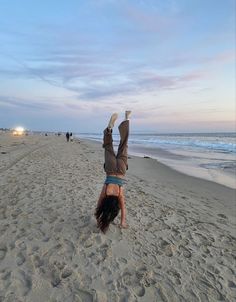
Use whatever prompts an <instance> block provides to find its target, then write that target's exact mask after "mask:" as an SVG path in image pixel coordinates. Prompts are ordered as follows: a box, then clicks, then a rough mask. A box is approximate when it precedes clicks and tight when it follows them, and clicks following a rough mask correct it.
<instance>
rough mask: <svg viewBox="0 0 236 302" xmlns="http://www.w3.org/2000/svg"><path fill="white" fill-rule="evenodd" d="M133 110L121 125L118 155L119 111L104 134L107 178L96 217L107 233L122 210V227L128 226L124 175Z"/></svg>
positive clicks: (100, 226)
mask: <svg viewBox="0 0 236 302" xmlns="http://www.w3.org/2000/svg"><path fill="white" fill-rule="evenodd" d="M130 114H131V111H126V112H125V120H124V121H123V122H122V123H121V124H120V125H119V127H118V128H119V132H120V144H119V147H118V151H117V155H115V152H114V149H113V139H112V128H113V127H114V124H115V121H116V119H117V117H118V114H117V113H113V114H112V116H111V119H110V121H109V124H108V127H107V128H106V129H105V130H104V132H103V134H104V136H103V148H104V149H105V154H104V155H105V164H104V170H105V172H106V179H105V182H104V185H103V188H102V191H101V194H100V196H99V199H98V202H97V208H96V210H95V217H96V219H97V226H98V228H100V230H101V231H102V232H103V233H105V232H106V231H107V229H108V227H109V225H110V223H111V222H112V221H113V220H114V219H115V218H116V216H117V215H118V213H119V210H121V221H120V227H121V228H127V227H128V226H127V224H126V208H125V198H124V189H123V184H124V177H125V174H126V170H127V169H128V137H129V116H130Z"/></svg>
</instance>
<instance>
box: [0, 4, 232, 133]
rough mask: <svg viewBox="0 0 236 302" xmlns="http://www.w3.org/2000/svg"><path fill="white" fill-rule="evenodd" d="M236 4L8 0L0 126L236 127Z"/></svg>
mask: <svg viewBox="0 0 236 302" xmlns="http://www.w3.org/2000/svg"><path fill="white" fill-rule="evenodd" d="M235 6H236V1H235V0H224V1H221V0H67V1H62V0H50V1H47V0H40V1H39V0H34V1H31V0H21V1H19V0H11V1H9V0H0V127H4V128H5V127H6V128H13V127H15V126H19V125H20V126H24V127H26V128H27V129H31V130H41V131H73V132H100V131H102V129H103V128H104V127H105V126H106V124H107V120H108V119H109V117H110V114H111V113H112V112H118V113H119V121H121V120H122V119H123V117H124V111H125V110H126V109H130V110H132V131H134V132H140V131H142V132H145V131H147V132H149V131H151V132H153V131H155V132H158V133H163V132H225V131H236V128H235V127H236V126H235V118H236V117H235V112H236V111H235V110H236V108H235V94H236V93H235V66H236V65H235V64H236V63H235V51H236V49H235V48H236V41H235V39H236V38H235V34H236V32H235V31H236V28H235V24H236V20H235V11H236V7H235Z"/></svg>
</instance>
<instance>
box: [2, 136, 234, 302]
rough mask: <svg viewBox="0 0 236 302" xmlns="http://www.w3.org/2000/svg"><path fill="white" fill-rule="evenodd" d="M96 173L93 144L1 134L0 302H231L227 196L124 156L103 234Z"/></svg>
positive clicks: (99, 172)
mask: <svg viewBox="0 0 236 302" xmlns="http://www.w3.org/2000/svg"><path fill="white" fill-rule="evenodd" d="M104 177H105V176H104V172H103V150H102V148H101V146H100V144H95V143H91V142H88V141H83V142H81V143H79V142H78V141H74V142H73V143H66V141H65V138H64V137H56V136H48V137H44V136H39V135H35V136H28V137H10V135H9V134H1V135H0V301H14V302H17V301H28V302H29V301H30V302H31V301H39V302H42V301H52V302H54V301H58V302H59V301H60V302H67V301H68V302H69V301H83V302H90V301H100V302H106V301H107V302H110V301H111V302H113V301H114V302H115V301H118V302H125V301H147V302H151V301H158V302H161V301H163V302H166V301H187V302H189V301H235V300H236V277H235V273H236V265H235V259H236V256H235V252H236V239H235V236H236V234H235V230H236V229H235V226H236V221H235V220H236V219H235V217H236V215H235V214H236V213H235V212H236V207H235V190H232V189H229V188H226V187H224V186H221V185H218V184H215V183H211V182H208V181H205V180H201V179H197V178H193V177H190V176H186V175H184V174H181V173H179V172H176V171H173V170H171V169H170V168H168V167H166V166H164V165H162V164H160V163H159V162H157V161H155V160H153V159H144V158H136V157H133V156H132V158H130V159H129V171H128V173H127V180H128V182H127V185H126V188H125V189H126V196H127V198H126V200H127V212H128V217H127V220H128V224H129V226H130V227H129V229H128V230H120V229H119V228H118V227H117V226H116V225H111V227H110V229H109V231H108V232H107V234H106V235H103V234H101V233H100V232H99V231H98V230H97V228H96V222H95V219H94V217H93V212H94V208H95V205H96V201H97V197H98V194H99V193H100V190H101V187H102V184H103V180H104ZM118 222H119V219H117V220H116V223H118Z"/></svg>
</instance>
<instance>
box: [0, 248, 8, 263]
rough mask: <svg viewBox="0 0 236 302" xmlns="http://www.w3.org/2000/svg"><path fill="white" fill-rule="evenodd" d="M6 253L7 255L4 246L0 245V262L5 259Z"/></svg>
mask: <svg viewBox="0 0 236 302" xmlns="http://www.w3.org/2000/svg"><path fill="white" fill-rule="evenodd" d="M6 253H7V247H6V245H4V244H2V245H0V261H1V260H3V259H4V258H5V256H6Z"/></svg>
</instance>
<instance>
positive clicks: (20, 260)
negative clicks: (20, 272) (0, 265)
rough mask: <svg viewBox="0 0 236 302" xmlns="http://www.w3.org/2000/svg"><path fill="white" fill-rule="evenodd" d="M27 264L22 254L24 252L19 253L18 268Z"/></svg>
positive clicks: (17, 257) (17, 258) (17, 256)
mask: <svg viewBox="0 0 236 302" xmlns="http://www.w3.org/2000/svg"><path fill="white" fill-rule="evenodd" d="M24 262H25V257H24V255H23V254H22V252H19V253H18V254H17V255H16V264H17V265H18V266H20V265H22V264H23V263H24Z"/></svg>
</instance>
